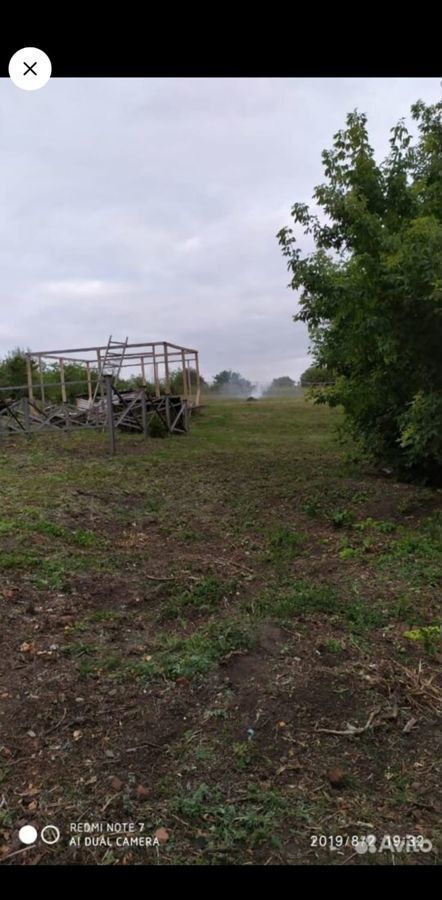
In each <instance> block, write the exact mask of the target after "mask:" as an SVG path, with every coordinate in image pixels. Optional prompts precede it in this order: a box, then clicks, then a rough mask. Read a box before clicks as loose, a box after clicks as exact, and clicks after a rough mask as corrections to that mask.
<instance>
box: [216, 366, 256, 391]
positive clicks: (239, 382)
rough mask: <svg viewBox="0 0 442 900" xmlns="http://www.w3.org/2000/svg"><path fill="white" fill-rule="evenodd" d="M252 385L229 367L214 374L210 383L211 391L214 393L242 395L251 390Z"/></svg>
mask: <svg viewBox="0 0 442 900" xmlns="http://www.w3.org/2000/svg"><path fill="white" fill-rule="evenodd" d="M253 388H254V385H253V384H252V382H251V381H248V379H247V378H243V377H242V375H240V374H239V372H232V371H231V370H230V369H223V371H222V372H218V375H215V378H214V379H213V384H212V391H214V392H215V393H222V394H227V395H229V396H244V395H245V394H250V393H251V392H252V391H253Z"/></svg>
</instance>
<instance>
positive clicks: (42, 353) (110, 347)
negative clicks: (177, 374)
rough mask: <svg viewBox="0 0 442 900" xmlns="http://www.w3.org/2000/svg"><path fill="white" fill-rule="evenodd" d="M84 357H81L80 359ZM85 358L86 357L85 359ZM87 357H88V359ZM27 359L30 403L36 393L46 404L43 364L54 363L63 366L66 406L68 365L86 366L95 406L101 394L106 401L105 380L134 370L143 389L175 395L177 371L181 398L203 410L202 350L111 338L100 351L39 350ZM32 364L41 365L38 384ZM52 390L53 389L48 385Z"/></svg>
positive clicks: (97, 349)
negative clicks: (150, 386)
mask: <svg viewBox="0 0 442 900" xmlns="http://www.w3.org/2000/svg"><path fill="white" fill-rule="evenodd" d="M79 354H81V356H80V355H79ZM83 354H84V355H83ZM86 354H87V356H86ZM26 359H27V387H28V400H29V401H30V402H31V403H32V402H33V401H34V400H35V393H36V394H39V396H40V400H41V402H42V403H43V404H44V402H45V385H44V381H43V364H44V363H45V362H53V363H58V364H59V369H60V382H59V384H57V386H59V387H60V388H61V396H62V402H63V403H66V402H67V395H66V385H67V382H66V381H65V377H64V369H65V366H66V365H69V364H70V363H74V364H76V365H80V366H84V369H85V386H87V395H88V400H89V401H90V403H91V404H92V403H93V402H94V401H95V400H96V399H97V395H98V390H99V392H100V394H101V398H102V399H103V395H104V391H103V376H104V375H106V374H112V375H113V377H114V379H115V380H116V379H117V378H118V376H119V375H120V374H121V371H122V369H127V368H130V369H132V372H133V373H134V370H136V372H137V374H138V375H139V376H140V377H141V379H142V383H143V385H145V386H146V385H147V384H148V383H150V384H153V385H154V390H155V396H156V397H160V396H161V394H166V395H167V394H171V375H172V373H173V372H174V371H181V373H182V384H183V389H182V392H181V396H182V397H183V398H184V399H185V400H187V402H188V405H189V406H190V407H192V406H199V403H200V394H201V389H200V375H199V358H198V350H193V349H190V348H189V347H181V346H179V345H178V344H171V343H169V342H168V341H152V342H149V343H134V344H129V342H128V339H127V338H126V340H125V341H115V340H113V339H112V335H111V336H110V338H109V340H108V342H107V344H105V345H103V346H100V347H78V348H74V349H68V350H39V351H33V352H29V353H27V354H26ZM32 362H34V363H36V364H37V370H38V373H39V374H38V380H37V381H35V378H34V371H33V367H32ZM191 367H193V369H194V371H195V373H196V384H195V385H192V380H191V377H190V370H191ZM93 371H95V372H96V373H98V380H99V385H97V388H96V389H95V391H94V392H93V390H92V373H93ZM48 387H49V385H48Z"/></svg>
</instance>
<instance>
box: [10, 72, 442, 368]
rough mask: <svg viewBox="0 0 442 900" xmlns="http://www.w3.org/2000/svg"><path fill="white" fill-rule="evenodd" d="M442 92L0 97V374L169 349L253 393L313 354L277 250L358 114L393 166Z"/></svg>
mask: <svg viewBox="0 0 442 900" xmlns="http://www.w3.org/2000/svg"><path fill="white" fill-rule="evenodd" d="M439 97H440V82H439V80H438V79H421V78H415V79H357V78H355V79H353V78H347V79H334V78H330V79H324V78H317V79H302V78H296V79H267V78H265V79H55V78H53V79H51V80H50V81H49V82H48V84H47V85H46V86H45V87H44V88H42V89H41V90H39V91H32V92H27V91H22V90H20V89H19V88H17V87H15V86H14V84H13V83H12V82H11V81H10V80H9V79H7V78H3V79H0V129H1V140H0V173H1V174H0V271H1V293H0V298H1V300H0V302H1V317H0V356H1V355H3V354H4V353H5V352H6V351H8V350H10V349H11V348H13V347H16V346H20V347H24V348H28V347H29V348H31V349H32V350H49V349H59V348H68V347H76V346H80V347H81V346H88V345H95V344H105V343H106V342H107V339H108V336H109V334H110V333H112V334H113V336H114V338H116V339H121V340H122V339H124V338H125V337H126V335H128V336H129V339H131V340H146V341H150V340H169V341H171V342H175V343H178V344H184V345H185V346H188V347H196V348H198V349H199V350H200V353H201V370H202V372H203V374H204V375H205V376H206V377H208V378H210V377H213V375H215V374H216V372H218V371H219V370H220V369H223V368H231V369H235V370H237V371H240V372H241V373H242V374H243V375H245V376H247V377H248V378H250V379H251V380H252V381H258V382H266V381H268V380H269V379H271V378H272V377H274V376H279V375H291V376H292V377H293V378H297V377H299V375H300V374H301V372H302V371H303V370H304V369H305V368H306V366H307V365H308V364H309V359H308V337H307V333H306V329H305V328H304V326H303V325H301V324H296V325H295V324H294V323H293V321H292V315H293V313H294V312H295V310H296V295H295V294H294V293H293V291H291V290H289V289H288V288H287V283H288V280H289V275H288V272H287V269H286V262H285V259H284V258H283V257H282V255H281V252H280V249H279V246H278V243H277V241H276V239H275V235H276V232H277V231H278V230H279V229H280V228H281V227H282V226H283V225H286V224H289V222H290V216H289V212H290V208H291V206H292V204H293V203H294V202H296V201H305V202H308V201H310V199H311V195H312V189H313V187H314V186H315V185H316V184H318V183H320V182H321V181H322V180H323V179H322V169H321V150H322V149H323V148H324V147H329V146H330V145H331V142H332V136H333V134H334V133H335V132H336V131H337V130H338V129H339V128H341V127H342V126H343V125H344V122H345V115H346V113H347V112H349V111H350V110H352V109H354V108H355V107H358V109H360V110H361V111H364V112H366V113H367V115H368V117H369V129H370V136H371V142H372V144H373V146H374V147H375V149H376V152H377V153H378V154H379V155H380V156H381V157H382V156H383V155H384V154H385V152H386V151H387V149H388V137H389V134H388V131H389V128H390V127H391V126H392V125H393V124H395V122H396V121H397V120H398V119H399V118H400V117H402V116H408V115H409V109H410V106H411V104H412V103H413V102H414V101H415V100H417V99H419V98H422V99H424V100H426V101H427V102H435V101H436V100H437V99H439Z"/></svg>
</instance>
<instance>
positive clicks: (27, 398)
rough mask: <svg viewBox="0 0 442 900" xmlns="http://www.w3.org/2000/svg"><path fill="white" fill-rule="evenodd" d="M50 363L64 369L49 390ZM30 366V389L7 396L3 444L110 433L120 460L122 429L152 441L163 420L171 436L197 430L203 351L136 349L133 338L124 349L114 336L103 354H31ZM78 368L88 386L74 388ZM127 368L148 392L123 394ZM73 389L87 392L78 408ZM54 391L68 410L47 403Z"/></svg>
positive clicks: (0, 429) (2, 401)
mask: <svg viewBox="0 0 442 900" xmlns="http://www.w3.org/2000/svg"><path fill="white" fill-rule="evenodd" d="M79 354H82V355H81V356H79ZM83 354H84V355H83ZM86 354H89V357H86ZM49 361H51V362H56V363H58V372H59V381H57V382H54V383H49V384H48V383H47V382H46V384H45V381H44V377H43V364H44V363H45V362H49ZM33 362H34V365H33ZM26 363H27V384H26V385H17V386H11V387H8V388H0V437H2V436H5V435H17V434H22V435H23V434H24V435H27V436H30V435H32V434H34V433H36V432H40V431H43V430H50V431H54V430H55V431H60V429H61V430H64V431H71V430H73V429H78V428H101V429H102V430H105V429H106V430H107V432H108V436H109V447H110V452H111V454H113V453H115V433H116V430H117V429H118V428H119V429H121V430H123V431H131V432H141V433H142V434H143V435H144V436H145V437H147V436H148V435H149V434H150V433H151V426H152V422H153V420H154V419H158V420H159V421H160V422H161V423H162V426H163V428H164V430H165V431H168V432H169V433H171V434H175V433H178V434H185V433H186V432H187V431H188V428H189V410H191V409H192V408H194V407H196V406H199V403H200V377H199V361H198V351H197V350H191V349H189V348H188V347H180V346H179V345H177V344H170V343H168V342H165V341H163V342H161V343H160V342H152V343H137V344H129V342H128V339H127V338H126V340H125V341H124V342H123V341H115V340H113V339H112V336H111V337H110V338H109V341H108V343H107V344H106V345H104V346H102V347H83V348H78V349H71V350H49V351H48V350H44V351H38V352H29V353H27V354H26ZM35 363H36V364H37V365H36V366H35ZM72 363H74V364H75V365H76V366H84V370H85V378H84V380H83V381H78V380H77V381H68V380H66V378H65V366H67V365H69V364H72ZM177 364H178V366H177ZM191 367H192V368H193V370H194V373H195V375H194V379H193V381H194V383H192V379H191V374H190V371H191ZM123 368H131V369H132V370H133V374H136V375H137V376H138V377H139V378H140V381H141V386H139V387H137V388H135V389H134V390H129V391H127V390H119V388H118V378H119V376H120V373H121V370H122V369H123ZM134 370H135V371H134ZM36 372H37V380H36V378H35V374H36ZM180 372H181V376H182V393H181V394H179V395H177V394H175V393H172V391H171V387H172V375H176V374H179V373H180ZM93 380H94V381H95V386H94V388H93ZM72 385H76V386H79V385H83V386H85V387H86V389H87V390H85V395H84V396H83V397H80V398H78V397H77V398H76V404H72V403H69V402H68V395H67V390H66V389H67V388H68V387H70V386H72ZM54 387H55V388H58V390H59V391H60V392H61V398H62V400H61V403H60V402H57V403H51V402H48V401H47V400H46V397H45V388H46V389H47V392H48V393H49V389H50V388H54ZM8 393H9V394H14V395H17V393H21V394H22V396H21V397H19V399H16V396H15V397H11V396H9V397H8ZM36 394H37V395H38V394H39V397H38V398H36V396H35V395H36Z"/></svg>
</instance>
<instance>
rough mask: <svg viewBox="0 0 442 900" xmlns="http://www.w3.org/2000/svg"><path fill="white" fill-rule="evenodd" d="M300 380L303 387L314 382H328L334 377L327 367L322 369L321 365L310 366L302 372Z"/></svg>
mask: <svg viewBox="0 0 442 900" xmlns="http://www.w3.org/2000/svg"><path fill="white" fill-rule="evenodd" d="M299 380H300V382H301V385H302V387H310V385H313V384H327V382H330V381H332V380H333V379H332V378H331V376H330V374H329V373H328V372H327V371H326V369H321V368H320V366H310V367H309V368H308V369H306V370H305V372H303V373H302V375H301V378H300V379H299Z"/></svg>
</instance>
